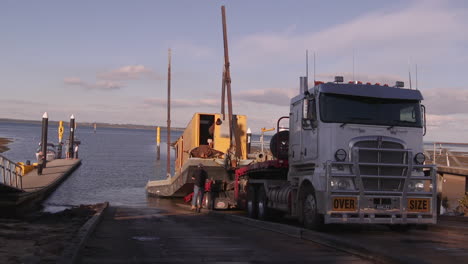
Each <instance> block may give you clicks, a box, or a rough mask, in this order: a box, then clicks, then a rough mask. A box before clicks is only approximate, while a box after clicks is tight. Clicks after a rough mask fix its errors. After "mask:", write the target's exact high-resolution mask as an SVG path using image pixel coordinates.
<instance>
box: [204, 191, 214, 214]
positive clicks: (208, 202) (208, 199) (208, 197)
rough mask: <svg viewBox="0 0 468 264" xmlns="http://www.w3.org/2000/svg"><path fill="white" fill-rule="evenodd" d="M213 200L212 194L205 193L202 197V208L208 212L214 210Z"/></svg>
mask: <svg viewBox="0 0 468 264" xmlns="http://www.w3.org/2000/svg"><path fill="white" fill-rule="evenodd" d="M214 200H215V196H214V193H213V192H206V193H205V196H204V197H203V207H205V208H206V209H208V210H210V211H211V210H214Z"/></svg>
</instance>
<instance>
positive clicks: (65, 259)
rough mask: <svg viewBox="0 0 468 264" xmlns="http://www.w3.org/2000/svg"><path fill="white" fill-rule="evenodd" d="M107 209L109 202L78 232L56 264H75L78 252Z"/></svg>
mask: <svg viewBox="0 0 468 264" xmlns="http://www.w3.org/2000/svg"><path fill="white" fill-rule="evenodd" d="M107 208H109V202H105V203H104V207H103V208H102V209H101V210H99V211H98V212H96V213H95V214H94V215H93V216H92V217H91V218H90V219H88V221H86V223H85V224H84V225H83V226H82V227H81V228H80V229H79V230H78V233H77V234H76V235H75V236H74V237H73V239H72V240H71V241H69V242H68V243H67V244H66V245H65V248H64V250H63V252H62V255H61V256H60V258H59V259H58V261H57V263H76V262H77V260H78V256H79V253H80V251H81V250H82V249H83V246H84V244H85V243H86V241H87V239H88V238H89V237H90V236H91V234H92V233H93V232H94V230H95V229H96V226H97V225H98V224H99V222H100V221H101V219H102V217H103V216H104V213H105V212H106V210H107Z"/></svg>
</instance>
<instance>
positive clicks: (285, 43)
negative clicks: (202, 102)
mask: <svg viewBox="0 0 468 264" xmlns="http://www.w3.org/2000/svg"><path fill="white" fill-rule="evenodd" d="M464 12H466V11H464V10H463V9H461V8H460V9H454V8H449V7H446V6H443V3H439V2H435V3H434V2H426V1H418V2H415V4H413V5H411V6H410V7H407V8H405V9H402V10H395V11H391V12H388V11H375V12H372V13H369V14H367V15H363V16H359V17H356V18H355V19H353V20H350V21H346V23H343V24H338V25H334V26H332V27H328V28H325V29H323V30H321V31H316V32H305V33H304V32H294V31H291V30H288V31H286V32H273V33H255V34H251V35H248V36H245V37H242V38H240V39H239V40H238V41H237V42H235V43H234V49H235V52H236V53H238V59H239V60H240V61H241V62H242V63H243V65H256V64H255V62H259V64H260V63H261V64H263V65H265V64H269V63H281V64H284V63H286V62H297V61H302V59H303V58H302V56H303V52H298V51H305V50H306V49H313V50H316V51H317V52H318V54H319V55H320V56H321V57H324V58H325V57H327V58H331V57H337V59H336V60H340V57H341V59H343V57H345V56H349V55H350V54H352V52H351V51H352V50H353V49H355V48H356V49H357V50H358V54H359V51H363V54H360V57H359V58H360V61H359V62H360V63H361V64H364V60H365V61H366V63H367V62H373V63H374V64H373V65H376V64H379V63H380V64H381V61H380V59H381V58H382V57H385V59H384V61H386V59H389V60H395V59H401V58H402V57H403V58H408V57H410V56H415V57H417V58H418V60H419V61H420V62H421V61H423V60H426V61H427V60H432V59H433V58H427V54H433V56H447V54H441V51H442V50H444V51H454V50H455V51H456V50H460V48H461V47H460V45H459V43H463V41H466V40H467V38H468V35H467V34H460V32H465V29H466V26H467V25H468V21H467V19H466V15H464ZM445 53H447V52H445ZM456 54H457V53H456V52H455V53H453V52H452V54H451V56H455V57H456ZM375 55H378V58H379V59H376V56H375ZM346 59H348V58H346Z"/></svg>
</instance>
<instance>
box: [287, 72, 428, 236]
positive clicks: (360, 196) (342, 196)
mask: <svg viewBox="0 0 468 264" xmlns="http://www.w3.org/2000/svg"><path fill="white" fill-rule="evenodd" d="M342 81H343V80H342V77H336V78H335V82H328V83H322V82H316V83H315V85H314V87H312V88H310V89H309V88H308V87H307V79H305V77H301V90H300V93H299V95H298V96H296V97H294V98H292V99H291V107H290V114H289V152H288V161H289V171H288V175H287V181H288V183H289V184H290V186H291V187H290V189H291V195H292V196H293V197H294V198H295V199H293V201H295V203H293V204H292V205H291V206H292V208H291V213H292V214H293V215H297V216H299V218H300V219H301V220H302V221H303V222H304V225H305V226H306V227H311V228H314V227H316V226H317V225H318V224H320V223H326V224H328V223H380V224H397V225H406V224H435V223H436V215H437V214H436V183H437V181H436V174H435V167H434V166H428V165H424V162H425V156H424V154H423V152H424V151H423V135H424V134H425V122H424V121H425V108H424V106H423V105H421V101H422V100H423V97H422V95H421V93H420V91H418V90H412V89H405V88H403V83H402V82H397V84H396V85H395V86H394V87H390V86H388V85H380V84H378V83H376V84H370V83H366V84H364V83H361V82H349V83H343V82H342Z"/></svg>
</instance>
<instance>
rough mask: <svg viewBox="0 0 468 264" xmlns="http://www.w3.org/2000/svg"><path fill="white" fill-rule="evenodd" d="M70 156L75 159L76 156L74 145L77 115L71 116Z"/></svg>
mask: <svg viewBox="0 0 468 264" xmlns="http://www.w3.org/2000/svg"><path fill="white" fill-rule="evenodd" d="M68 144H69V145H68V158H70V159H73V157H74V150H73V147H74V145H75V116H74V115H71V116H70V136H69V138H68Z"/></svg>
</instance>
